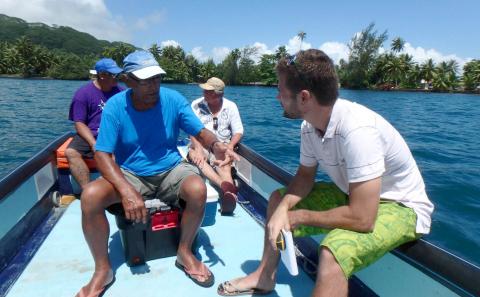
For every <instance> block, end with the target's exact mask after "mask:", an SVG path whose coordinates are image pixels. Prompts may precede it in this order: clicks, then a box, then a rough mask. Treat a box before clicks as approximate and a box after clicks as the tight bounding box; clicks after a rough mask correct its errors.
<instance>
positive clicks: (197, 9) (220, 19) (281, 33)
mask: <svg viewBox="0 0 480 297" xmlns="http://www.w3.org/2000/svg"><path fill="white" fill-rule="evenodd" d="M0 2H1V3H0V13H5V14H7V15H12V16H17V17H21V18H24V19H26V20H27V21H30V22H32V21H41V22H44V23H47V24H53V23H56V24H59V25H68V26H71V27H73V28H75V29H77V30H81V31H86V32H89V33H91V34H93V35H95V36H96V37H98V38H103V39H108V40H123V41H127V42H130V43H132V44H134V45H136V46H139V47H148V46H150V45H151V44H153V43H157V44H159V45H160V44H162V43H163V44H168V42H167V43H165V42H166V41H169V42H170V43H172V41H174V42H176V43H178V44H180V45H181V46H182V47H183V48H184V49H185V50H186V51H187V52H191V51H192V50H194V49H195V48H196V49H195V51H194V52H195V54H196V55H197V56H199V57H201V56H202V55H203V56H204V57H206V56H209V57H212V56H214V55H222V54H224V53H225V52H226V51H227V50H231V49H233V48H241V47H244V46H249V45H253V44H254V43H256V42H257V43H259V44H260V45H261V46H263V47H262V50H261V51H266V52H268V51H274V50H275V48H276V46H279V45H287V46H288V45H289V46H290V50H291V51H296V47H298V42H297V43H295V40H293V39H294V37H295V35H296V34H297V33H298V32H299V31H304V32H306V33H307V35H306V39H305V41H304V48H305V47H313V48H322V46H323V47H324V48H328V49H329V51H330V52H329V54H332V55H335V53H336V54H337V56H338V57H343V56H344V55H345V50H346V45H347V44H348V42H349V40H350V39H351V38H352V36H353V35H354V34H355V33H356V32H359V31H361V30H362V29H363V28H365V27H366V26H367V25H368V24H369V23H371V22H375V24H376V28H377V30H378V31H379V32H383V31H384V30H387V31H388V35H389V40H388V41H387V42H386V43H385V47H386V48H389V46H390V42H391V39H393V38H394V37H397V36H399V37H402V38H403V39H404V40H405V41H406V42H408V43H409V44H410V46H409V47H407V48H406V51H407V52H408V53H410V54H412V55H414V57H416V58H417V59H419V60H422V59H425V58H426V57H433V58H434V59H437V60H439V59H448V58H455V59H458V60H459V61H460V62H462V61H463V62H464V61H465V60H467V59H469V58H476V59H479V58H480V33H479V28H480V17H479V16H478V14H479V12H480V1H478V0H465V1H463V0H457V1H453V0H452V1H447V0H436V1H433V0H416V1H413V0H403V1H386V0H383V1H380V0H372V1H368V0H364V1H358V0H350V1H347V0H337V1H313V0H308V1H284V0H277V1H261V0H257V1H254V0H244V1H227V0H223V1H220V0H204V1H200V0H183V1H181V0H179V1H165V0H145V1H142V0H135V1H133V0H83V1H76V0H37V1H35V2H32V1H27V0H1V1H0ZM79 2H81V3H79ZM338 57H337V58H338Z"/></svg>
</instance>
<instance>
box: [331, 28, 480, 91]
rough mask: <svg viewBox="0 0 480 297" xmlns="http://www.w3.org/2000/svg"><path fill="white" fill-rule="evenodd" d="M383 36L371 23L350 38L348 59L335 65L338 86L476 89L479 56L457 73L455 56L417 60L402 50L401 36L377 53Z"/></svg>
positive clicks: (479, 84) (478, 76) (440, 89)
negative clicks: (383, 50)
mask: <svg viewBox="0 0 480 297" xmlns="http://www.w3.org/2000/svg"><path fill="white" fill-rule="evenodd" d="M387 38H388V35H387V31H385V32H382V33H379V32H378V31H376V30H375V25H374V24H373V23H372V24H370V25H369V26H367V27H366V28H365V29H364V30H362V31H361V32H360V34H357V35H355V36H354V37H353V38H352V40H351V42H350V44H349V50H350V52H349V57H348V62H347V61H344V60H340V62H339V65H338V66H337V72H338V76H339V79H340V84H341V85H342V87H345V88H352V89H365V88H370V89H382V90H391V89H427V90H433V91H440V92H450V91H456V90H463V91H476V92H478V91H479V89H478V87H479V86H480V60H472V61H470V62H468V63H466V64H465V65H464V67H463V74H462V75H459V65H458V63H457V62H456V61H455V60H450V61H443V62H440V63H434V61H433V60H432V59H428V60H426V61H425V62H423V63H420V64H419V63H417V62H415V61H413V57H412V56H411V55H409V54H406V53H403V50H404V45H405V41H404V40H403V39H402V38H401V37H396V38H394V39H393V40H392V43H391V45H390V50H389V51H386V52H383V53H380V49H381V47H382V45H383V44H384V42H385V41H386V40H387Z"/></svg>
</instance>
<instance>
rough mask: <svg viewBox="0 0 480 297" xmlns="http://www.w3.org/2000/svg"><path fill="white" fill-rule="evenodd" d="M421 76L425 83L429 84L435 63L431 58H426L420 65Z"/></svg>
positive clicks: (433, 74)
mask: <svg viewBox="0 0 480 297" xmlns="http://www.w3.org/2000/svg"><path fill="white" fill-rule="evenodd" d="M420 69H421V74H422V78H423V79H424V80H425V83H426V84H427V85H429V84H430V83H431V82H432V80H433V77H434V76H435V72H436V70H435V63H434V62H433V60H432V59H428V60H427V61H426V62H425V63H423V64H422V65H421V66H420Z"/></svg>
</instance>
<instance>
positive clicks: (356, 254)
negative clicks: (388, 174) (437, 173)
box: [278, 182, 420, 278]
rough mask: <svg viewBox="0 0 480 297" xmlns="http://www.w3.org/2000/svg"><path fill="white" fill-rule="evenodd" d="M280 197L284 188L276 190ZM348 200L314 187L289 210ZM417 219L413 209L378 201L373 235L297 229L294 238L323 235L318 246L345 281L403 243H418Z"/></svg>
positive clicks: (324, 186) (334, 190)
mask: <svg viewBox="0 0 480 297" xmlns="http://www.w3.org/2000/svg"><path fill="white" fill-rule="evenodd" d="M278 191H279V192H280V194H281V195H282V196H283V195H284V194H285V192H286V188H281V189H279V190H278ZM347 203H348V196H347V195H346V194H345V193H343V192H342V191H341V190H340V189H339V188H338V187H337V186H335V185H334V184H333V183H325V182H319V183H316V184H315V185H314V187H313V189H312V191H311V192H310V193H309V194H308V195H307V196H306V197H305V198H304V199H302V200H301V201H300V202H299V203H298V204H297V205H295V207H294V208H293V209H308V210H318V211H321V210H328V209H331V208H334V207H338V206H342V205H347ZM416 222H417V216H416V214H415V212H414V211H413V209H411V208H408V207H405V206H402V205H401V204H398V203H395V202H387V201H380V205H379V208H378V214H377V220H376V222H375V227H374V230H373V232H370V233H360V232H354V231H350V230H345V229H333V230H327V229H323V228H319V227H312V226H304V225H300V226H298V227H297V228H296V229H295V230H294V231H293V235H294V236H295V237H304V236H312V235H318V234H321V233H327V235H326V236H325V238H324V239H323V241H322V242H321V243H320V245H321V246H324V247H327V248H328V249H329V250H330V251H331V252H332V254H333V255H334V256H335V259H336V260H337V262H338V263H339V264H340V266H341V267H342V270H343V272H344V274H345V276H346V277H347V278H349V277H350V276H351V275H352V274H354V273H355V272H357V271H359V270H361V269H363V268H365V267H367V266H369V265H370V264H372V263H374V262H375V261H377V260H378V259H380V258H381V257H382V256H383V255H385V254H386V253H387V252H389V251H391V250H393V249H394V248H396V247H397V246H399V245H402V244H403V243H405V242H408V241H412V240H415V239H418V238H419V237H420V235H419V234H417V233H415V228H416Z"/></svg>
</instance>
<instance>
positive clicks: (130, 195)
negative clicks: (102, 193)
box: [120, 187, 148, 224]
mask: <svg viewBox="0 0 480 297" xmlns="http://www.w3.org/2000/svg"><path fill="white" fill-rule="evenodd" d="M122 192H123V193H120V196H121V199H122V205H123V209H124V210H125V217H126V218H127V220H131V221H135V222H136V223H140V222H143V223H144V224H146V223H147V214H148V212H147V209H146V208H145V203H144V202H143V199H142V196H141V195H140V193H138V192H137V191H136V190H135V189H134V188H133V187H132V188H128V189H126V190H125V191H122Z"/></svg>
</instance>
